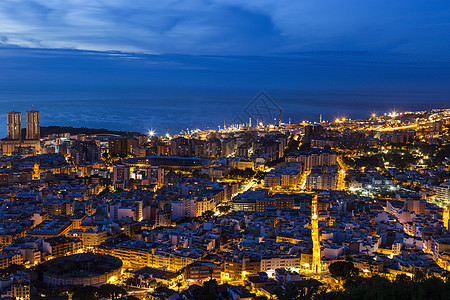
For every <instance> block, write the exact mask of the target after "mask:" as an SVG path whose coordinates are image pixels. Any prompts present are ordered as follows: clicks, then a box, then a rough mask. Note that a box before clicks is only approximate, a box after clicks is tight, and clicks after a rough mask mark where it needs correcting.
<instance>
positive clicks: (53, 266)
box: [41, 253, 122, 286]
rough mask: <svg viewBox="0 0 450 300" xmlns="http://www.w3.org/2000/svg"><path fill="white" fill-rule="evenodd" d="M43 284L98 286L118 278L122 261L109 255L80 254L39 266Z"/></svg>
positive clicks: (56, 259)
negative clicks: (42, 274) (41, 271)
mask: <svg viewBox="0 0 450 300" xmlns="http://www.w3.org/2000/svg"><path fill="white" fill-rule="evenodd" d="M41 266H42V270H43V273H44V282H45V283H46V284H49V285H53V286H56V285H62V286H68V285H94V286H100V285H102V284H105V283H107V282H110V281H112V280H114V279H115V278H118V277H120V275H121V274H122V261H121V260H120V259H119V258H117V257H113V256H110V255H102V254H93V253H80V254H74V255H70V256H65V257H59V258H55V259H52V260H49V261H47V262H45V263H43V264H41Z"/></svg>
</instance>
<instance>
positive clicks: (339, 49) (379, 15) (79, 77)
mask: <svg viewBox="0 0 450 300" xmlns="http://www.w3.org/2000/svg"><path fill="white" fill-rule="evenodd" d="M100 88H109V89H120V90H126V89H135V88H148V89H152V88H154V89H162V90H164V89H166V90H167V91H169V92H173V91H174V90H183V91H191V92H192V91H194V92H192V93H195V90H200V89H212V90H214V89H217V90H228V91H231V90H232V91H238V90H251V91H252V92H251V94H255V93H256V92H257V91H259V90H266V91H269V92H272V93H276V91H294V92H295V91H329V90H330V91H353V92H354V91H364V92H367V91H368V92H370V91H377V92H380V91H400V92H407V93H414V92H416V91H417V92H418V93H419V92H420V93H422V94H424V95H426V94H427V93H428V92H429V93H436V92H438V93H439V95H440V98H439V99H440V100H439V103H436V104H438V105H441V106H442V105H444V106H448V104H449V103H450V1H429V0H428V1H421V0H415V1H411V0H396V1H392V0H389V1H385V0H377V1H362V0H352V1H351V0H345V1H331V0H330V1H328V0H321V1H317V0H311V1H309V0H307V1H305V0H301V1H294V0H291V1H285V0H276V1H275V0H274V1H268V0H245V1H244V0H242V1H237V0H229V1H225V0H222V1H221V0H217V1H214V0H189V1H184V0H177V1H175V0H173V1H172V0H164V1H161V0H158V1H153V0H145V1H144V0H133V1H130V0H90V1H82V0H66V1H56V0H35V1H20V0H14V1H13V0H2V1H1V2H0V92H1V91H11V90H12V91H23V90H28V91H34V90H58V89H59V90H64V89H78V90H80V89H81V90H89V89H100ZM357 101H363V102H364V101H366V100H364V97H361V98H359V99H358V100H357ZM367 101H370V100H367ZM424 101H430V99H428V98H424Z"/></svg>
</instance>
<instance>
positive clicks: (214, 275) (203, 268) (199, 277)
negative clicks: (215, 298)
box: [184, 261, 222, 284]
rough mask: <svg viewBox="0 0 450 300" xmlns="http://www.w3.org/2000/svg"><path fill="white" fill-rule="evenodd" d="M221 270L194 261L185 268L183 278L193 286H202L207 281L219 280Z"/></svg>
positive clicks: (219, 267)
mask: <svg viewBox="0 0 450 300" xmlns="http://www.w3.org/2000/svg"><path fill="white" fill-rule="evenodd" d="M221 271H222V268H221V266H220V265H217V264H215V263H210V262H204V261H196V262H194V263H192V264H190V265H188V266H186V268H185V275H184V278H185V280H186V281H187V282H189V283H193V284H202V283H203V282H204V281H208V280H209V279H215V280H217V281H219V280H220V276H221Z"/></svg>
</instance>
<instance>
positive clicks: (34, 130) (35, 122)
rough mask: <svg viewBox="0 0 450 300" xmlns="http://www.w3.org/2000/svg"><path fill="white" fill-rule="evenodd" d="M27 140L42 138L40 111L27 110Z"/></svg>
mask: <svg viewBox="0 0 450 300" xmlns="http://www.w3.org/2000/svg"><path fill="white" fill-rule="evenodd" d="M26 116H27V133H26V139H27V140H39V139H40V138H41V125H40V117H39V112H38V111H35V110H30V111H27V114H26Z"/></svg>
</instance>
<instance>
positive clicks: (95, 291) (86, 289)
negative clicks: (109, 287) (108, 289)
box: [72, 285, 101, 300]
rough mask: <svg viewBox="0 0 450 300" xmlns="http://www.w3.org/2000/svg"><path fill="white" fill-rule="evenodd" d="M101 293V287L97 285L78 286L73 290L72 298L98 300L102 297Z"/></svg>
mask: <svg viewBox="0 0 450 300" xmlns="http://www.w3.org/2000/svg"><path fill="white" fill-rule="evenodd" d="M100 298H101V295H100V293H99V288H97V287H95V286H90V285H88V286H82V287H76V288H75V289H74V290H73V294H72V299H73V300H88V299H89V300H90V299H92V300H97V299H100Z"/></svg>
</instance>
